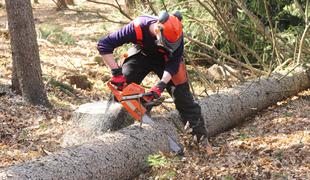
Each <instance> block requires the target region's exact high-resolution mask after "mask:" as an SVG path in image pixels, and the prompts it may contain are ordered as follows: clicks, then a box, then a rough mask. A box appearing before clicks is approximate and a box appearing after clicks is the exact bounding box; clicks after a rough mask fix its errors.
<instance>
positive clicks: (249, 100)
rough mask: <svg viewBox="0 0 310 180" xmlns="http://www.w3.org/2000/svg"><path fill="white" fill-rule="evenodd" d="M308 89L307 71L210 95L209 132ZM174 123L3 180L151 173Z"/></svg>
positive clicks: (115, 135) (124, 133)
mask: <svg viewBox="0 0 310 180" xmlns="http://www.w3.org/2000/svg"><path fill="white" fill-rule="evenodd" d="M279 79H280V80H279ZM309 87H310V71H309V70H308V71H303V72H299V73H296V74H294V75H293V76H291V75H287V76H283V75H278V76H273V77H272V78H269V79H266V78H261V79H258V80H254V81H252V82H248V83H245V84H244V85H242V86H239V87H236V88H233V89H230V90H228V91H223V92H219V93H218V94H214V95H210V96H209V97H208V98H206V99H204V100H202V101H201V102H200V104H201V106H202V113H203V117H204V119H205V122H206V124H207V129H208V132H209V134H210V135H216V134H218V133H220V132H223V131H225V130H227V129H229V128H232V127H234V126H235V125H237V124H240V122H242V121H243V120H244V119H245V118H247V117H248V116H252V115H254V114H255V113H256V112H258V111H260V110H262V109H264V108H266V107H268V106H269V105H271V104H274V103H276V102H277V101H280V100H283V99H285V98H287V97H289V96H292V95H295V94H296V93H297V92H299V91H302V90H304V89H307V88H309ZM167 116H168V118H167V119H168V120H169V119H170V120H171V119H172V120H176V119H178V118H179V116H178V115H177V113H176V112H173V113H170V114H168V115H167ZM161 119H164V118H163V117H162V118H161ZM171 122H172V121H165V120H162V121H161V122H160V123H157V124H160V126H157V127H150V126H148V125H144V126H143V128H142V129H140V128H139V127H138V126H137V125H132V126H129V127H127V128H124V129H121V130H120V131H117V132H110V133H106V134H104V135H102V136H100V137H98V138H97V139H96V140H93V141H90V142H87V143H85V144H82V145H79V146H74V147H70V148H66V149H64V150H63V151H61V152H59V153H57V154H55V155H50V156H47V157H43V158H41V159H38V160H33V161H30V162H26V163H24V164H20V165H16V166H13V167H9V168H7V169H5V170H3V171H2V172H0V179H1V178H2V179H52V178H54V179H129V178H132V177H134V176H136V175H138V174H139V173H140V172H141V171H143V170H145V169H146V167H147V166H146V162H145V160H146V158H147V157H148V155H150V154H152V153H156V152H158V151H167V150H168V143H167V137H166V135H165V134H166V133H167V132H170V133H172V132H173V130H175V128H174V127H173V126H171V125H169V123H171ZM163 129H165V131H164V132H165V133H163V132H162V130H163ZM169 135H170V134H169Z"/></svg>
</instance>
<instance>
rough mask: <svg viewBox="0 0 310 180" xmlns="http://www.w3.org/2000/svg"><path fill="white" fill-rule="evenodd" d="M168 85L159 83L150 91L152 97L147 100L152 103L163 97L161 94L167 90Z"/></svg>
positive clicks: (147, 97)
mask: <svg viewBox="0 0 310 180" xmlns="http://www.w3.org/2000/svg"><path fill="white" fill-rule="evenodd" d="M166 86H167V84H166V83H164V82H163V81H160V82H159V83H157V84H156V85H155V86H154V87H152V88H151V89H150V91H149V92H151V94H152V95H150V96H146V100H147V101H148V102H150V101H152V100H153V99H158V98H160V96H161V93H162V92H163V91H164V90H165V88H166Z"/></svg>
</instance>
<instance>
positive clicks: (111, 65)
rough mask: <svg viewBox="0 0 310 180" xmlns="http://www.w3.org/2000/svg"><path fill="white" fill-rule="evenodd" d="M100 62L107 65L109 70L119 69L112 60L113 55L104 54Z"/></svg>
mask: <svg viewBox="0 0 310 180" xmlns="http://www.w3.org/2000/svg"><path fill="white" fill-rule="evenodd" d="M102 60H103V62H104V64H105V65H107V66H108V67H109V68H110V69H117V68H119V66H118V64H117V63H116V61H115V60H114V56H113V54H104V55H102Z"/></svg>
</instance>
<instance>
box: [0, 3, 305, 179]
mask: <svg viewBox="0 0 310 180" xmlns="http://www.w3.org/2000/svg"><path fill="white" fill-rule="evenodd" d="M33 11H34V16H35V23H36V28H37V32H38V43H39V48H40V58H41V63H42V71H43V77H44V82H45V83H46V90H47V93H48V98H49V100H50V102H51V103H52V105H53V108H52V109H47V108H44V107H38V106H32V105H29V104H27V103H26V102H24V101H23V100H22V98H21V97H20V96H18V95H16V94H14V93H13V92H11V90H10V89H9V85H10V79H11V70H12V63H11V50H10V44H9V37H8V34H7V33H6V30H5V26H6V23H5V21H6V13H5V10H4V9H1V8H0V41H1V44H0V170H1V169H2V168H5V167H8V166H11V165H13V164H17V163H21V162H24V161H26V160H29V159H33V158H36V157H40V156H45V155H48V154H50V153H54V152H55V151H58V150H60V149H61V147H60V144H61V137H62V135H63V134H64V132H66V131H67V130H68V129H69V128H70V127H69V126H70V118H71V114H72V112H73V111H74V110H75V109H76V108H77V107H78V106H79V105H81V104H83V103H87V102H92V101H100V100H104V99H107V97H108V94H109V92H108V89H107V87H106V86H105V85H104V83H103V82H102V81H101V80H102V79H104V80H108V79H109V77H110V73H109V71H108V69H107V68H106V67H104V66H101V64H100V63H98V62H99V61H98V53H97V50H96V43H97V41H98V39H99V38H100V37H101V36H103V35H104V34H106V33H108V31H110V30H111V29H110V28H108V27H111V28H112V27H113V28H117V27H115V26H112V25H111V24H110V23H107V22H104V21H103V20H100V19H99V18H98V17H97V16H95V15H92V14H90V13H77V12H74V11H56V7H55V5H54V4H53V3H52V1H51V2H49V3H48V2H44V3H40V4H38V5H34V6H33ZM110 25H111V26H110ZM199 68H200V69H201V70H204V69H205V68H204V67H202V66H201V67H199ZM189 69H190V70H191V67H189ZM77 74H79V75H86V76H87V79H88V81H89V82H90V83H91V84H92V88H91V89H81V88H77V87H76V85H75V84H74V82H73V81H71V82H70V79H71V77H72V76H73V75H77ZM154 78H155V76H153V75H150V76H148V77H147V78H146V80H145V82H144V83H143V85H144V86H145V87H151V85H152V82H154V81H156V80H155V79H154ZM192 82H193V86H194V88H195V92H196V94H198V95H199V98H203V97H205V96H206V94H205V91H204V86H202V85H201V83H200V82H199V81H198V78H197V77H193V78H192ZM164 96H166V97H168V95H167V94H164ZM165 105H166V106H168V107H169V108H171V109H173V105H172V104H171V103H165ZM155 111H156V112H159V113H165V111H164V110H162V109H160V108H156V109H155ZM309 128H310V90H307V91H303V92H300V93H299V94H298V95H296V96H293V97H289V98H287V99H286V100H285V101H281V102H278V103H277V104H275V105H273V106H270V107H269V108H268V109H266V110H263V111H262V112H260V113H259V114H258V115H256V116H254V117H249V119H248V120H247V122H246V123H243V124H242V125H240V126H239V127H236V128H234V129H232V130H230V131H227V132H225V133H222V134H219V135H217V136H216V137H212V138H211V139H210V142H211V144H212V146H213V151H214V153H213V154H211V155H207V154H206V153H204V152H201V151H200V150H199V149H198V148H197V146H194V145H189V144H190V143H189V142H188V137H186V136H184V138H183V139H182V143H183V144H184V146H185V155H184V157H182V158H179V157H175V156H169V155H166V154H159V155H158V156H157V161H158V163H157V165H154V166H153V167H152V169H151V171H150V172H148V173H146V174H143V175H140V176H139V177H138V179H169V178H171V179H227V180H230V179H310V156H309V154H310V131H309ZM155 160H156V158H155Z"/></svg>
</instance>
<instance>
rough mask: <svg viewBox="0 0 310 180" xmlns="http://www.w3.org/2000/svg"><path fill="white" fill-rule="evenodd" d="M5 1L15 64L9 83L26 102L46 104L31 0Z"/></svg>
mask: <svg viewBox="0 0 310 180" xmlns="http://www.w3.org/2000/svg"><path fill="white" fill-rule="evenodd" d="M5 3H6V10H7V15H8V21H9V32H10V35H11V49H12V57H13V66H14V67H13V78H12V86H13V88H16V90H21V93H22V96H23V97H24V99H25V100H26V101H28V102H30V103H32V104H35V105H44V106H49V102H48V100H47V96H46V92H45V89H44V84H43V80H42V70H41V65H40V57H39V48H38V43H37V37H36V31H35V25H34V21H33V14H32V8H31V3H30V0H6V1H5ZM16 76H17V77H16ZM17 80H18V81H17ZM18 87H19V88H18Z"/></svg>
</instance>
